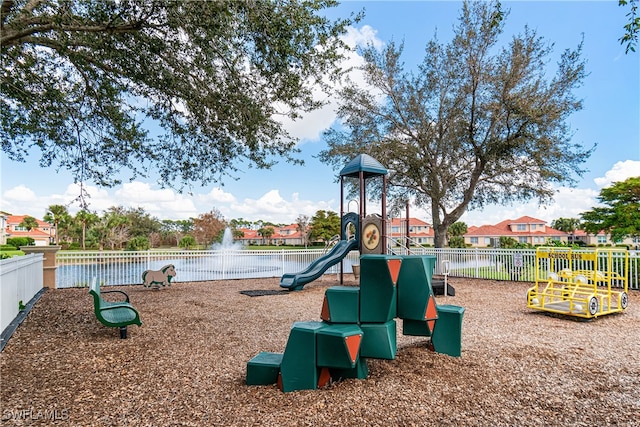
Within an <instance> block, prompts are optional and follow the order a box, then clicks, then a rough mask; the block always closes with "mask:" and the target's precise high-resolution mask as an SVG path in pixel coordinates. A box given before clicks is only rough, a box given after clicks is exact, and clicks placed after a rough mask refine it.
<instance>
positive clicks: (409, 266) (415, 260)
mask: <svg viewBox="0 0 640 427" xmlns="http://www.w3.org/2000/svg"><path fill="white" fill-rule="evenodd" d="M435 263H436V257H434V256H427V255H405V256H403V257H402V268H401V269H400V274H399V277H398V286H397V288H398V310H397V313H398V317H399V318H401V319H411V320H427V318H428V317H431V316H426V313H427V307H428V305H429V299H430V298H431V297H432V296H433V290H432V288H431V276H433V269H434V266H435ZM433 309H435V307H432V310H433ZM433 314H435V312H434V313H433Z"/></svg>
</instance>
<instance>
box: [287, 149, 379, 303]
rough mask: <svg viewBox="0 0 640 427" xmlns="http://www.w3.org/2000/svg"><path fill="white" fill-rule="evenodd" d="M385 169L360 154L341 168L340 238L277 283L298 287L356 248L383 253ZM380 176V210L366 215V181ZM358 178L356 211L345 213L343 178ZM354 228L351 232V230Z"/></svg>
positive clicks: (320, 274)
mask: <svg viewBox="0 0 640 427" xmlns="http://www.w3.org/2000/svg"><path fill="white" fill-rule="evenodd" d="M386 175H387V170H386V169H385V167H384V166H382V165H381V164H380V163H379V162H378V161H377V160H375V159H374V158H373V157H371V156H369V155H367V154H360V155H358V156H357V157H355V158H354V159H353V160H351V161H350V162H349V163H348V164H347V165H346V166H345V167H344V168H342V170H341V171H340V215H341V227H340V240H339V241H338V243H337V244H336V245H335V246H334V247H333V248H332V249H331V251H329V253H327V254H325V255H323V256H322V257H320V258H319V259H317V260H316V261H314V262H313V263H311V265H309V266H308V267H307V268H305V269H304V270H302V271H300V272H297V273H288V274H284V275H283V276H282V278H281V279H280V286H281V287H283V288H287V289H289V290H291V291H294V290H295V291H297V290H301V289H302V288H303V287H304V285H305V284H307V283H309V282H311V281H313V280H316V279H317V278H319V277H320V276H322V274H323V273H324V272H325V271H326V270H327V269H328V268H329V267H331V266H333V265H335V264H337V263H338V262H341V261H342V260H343V259H344V257H346V256H347V255H348V254H349V252H350V251H352V250H358V251H359V252H360V254H384V253H385V252H386V246H387V242H386V232H383V230H386V219H385V218H386V217H385V215H384V213H385V212H386V209H387V208H386V203H387V202H386V186H387V178H386ZM379 177H381V178H382V200H381V205H382V206H381V211H382V212H381V213H382V214H371V215H367V204H366V188H367V186H366V181H367V180H368V179H371V178H379ZM349 178H357V179H358V187H359V198H360V203H359V204H358V206H359V212H358V213H355V212H345V209H344V187H345V180H346V179H349ZM351 230H355V233H354V235H352V234H351V233H350V231H351ZM340 283H343V272H342V269H341V270H340Z"/></svg>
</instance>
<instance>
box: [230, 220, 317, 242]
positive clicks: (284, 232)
mask: <svg viewBox="0 0 640 427" xmlns="http://www.w3.org/2000/svg"><path fill="white" fill-rule="evenodd" d="M272 228H273V234H272V235H271V237H269V238H268V239H267V238H265V237H263V236H261V235H260V234H259V233H258V230H253V229H250V228H239V229H238V231H241V232H242V233H244V236H243V237H238V238H235V239H234V240H235V241H236V242H242V244H244V245H258V246H260V245H269V244H271V245H276V246H281V245H288V246H304V243H305V242H304V236H303V235H302V233H301V232H300V231H298V224H290V225H285V226H283V227H272Z"/></svg>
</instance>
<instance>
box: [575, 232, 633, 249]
mask: <svg viewBox="0 0 640 427" xmlns="http://www.w3.org/2000/svg"><path fill="white" fill-rule="evenodd" d="M569 243H578V244H580V245H586V246H605V245H610V246H615V245H627V246H629V247H630V248H633V249H638V248H640V237H627V238H626V239H623V240H622V241H621V242H613V241H612V240H611V235H610V234H606V233H605V232H604V231H601V232H599V233H598V234H588V233H587V232H586V231H584V230H576V231H575V232H573V233H571V234H569Z"/></svg>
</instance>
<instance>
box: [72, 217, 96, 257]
mask: <svg viewBox="0 0 640 427" xmlns="http://www.w3.org/2000/svg"><path fill="white" fill-rule="evenodd" d="M98 219H99V218H98V215H96V214H94V213H93V212H89V211H87V210H84V209H83V210H81V211H79V212H78V213H77V214H76V217H75V220H76V221H77V222H79V223H80V224H81V225H82V250H83V251H84V250H85V249H86V246H85V240H86V235H87V227H90V226H91V225H93V224H95V223H96V222H98Z"/></svg>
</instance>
